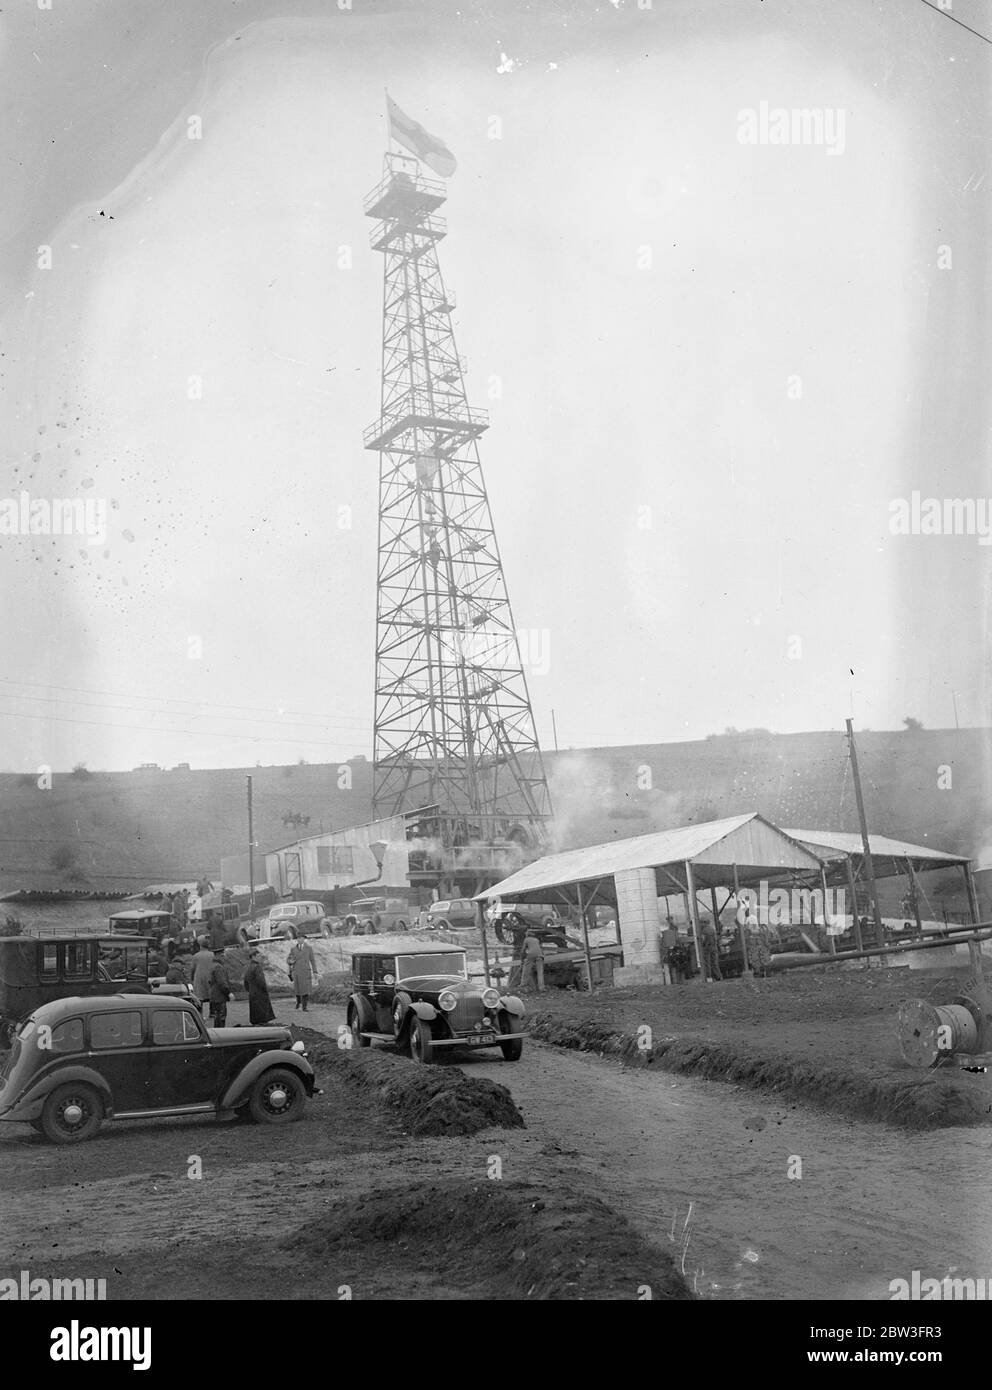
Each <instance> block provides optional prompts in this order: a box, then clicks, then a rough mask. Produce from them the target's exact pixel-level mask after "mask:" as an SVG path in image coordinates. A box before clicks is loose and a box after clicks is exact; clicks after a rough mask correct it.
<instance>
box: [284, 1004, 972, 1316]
mask: <svg viewBox="0 0 992 1390" xmlns="http://www.w3.org/2000/svg"><path fill="white" fill-rule="evenodd" d="M278 1012H279V1014H280V1017H284V1018H287V1019H290V1018H292V1017H293V1009H292V1003H291V1002H290V1003H289V1004H288V1006H287V1004H286V1003H285V1002H281V1003H280V1005H279V1006H278ZM296 1017H297V1018H299V1017H300V1015H298V1014H297V1015H296ZM308 1017H309V1021H310V1026H311V1027H314V1028H319V1029H322V1030H323V1031H326V1032H328V1033H331V1034H334V1033H335V1032H336V1030H337V1028H338V1026H339V1025H342V1024H343V1023H344V1010H343V1009H341V1008H336V1007H333V1006H327V1007H321V1008H318V1009H316V1010H313V1009H312V1010H311V1011H310V1014H309V1016H308ZM457 1064H458V1065H459V1066H463V1067H464V1069H465V1070H466V1072H468V1073H470V1074H471V1075H482V1076H489V1077H492V1078H493V1079H494V1080H496V1081H500V1082H502V1083H503V1084H504V1085H508V1086H509V1087H510V1090H511V1091H512V1093H513V1097H514V1099H515V1101H516V1102H517V1104H518V1106H519V1107H520V1109H521V1111H522V1112H523V1115H524V1118H525V1119H526V1121H527V1125H528V1128H529V1131H530V1135H531V1137H532V1139H539V1140H542V1141H543V1142H544V1143H545V1144H546V1145H551V1146H555V1147H557V1148H558V1149H559V1151H560V1150H565V1151H571V1152H575V1153H576V1154H577V1155H582V1158H583V1160H585V1161H584V1162H583V1164H582V1165H581V1166H582V1167H583V1169H586V1168H587V1165H590V1166H592V1167H593V1168H594V1169H595V1168H598V1169H599V1171H600V1174H601V1186H600V1187H599V1190H600V1192H601V1195H602V1196H604V1197H605V1198H606V1200H608V1201H611V1202H612V1203H613V1204H614V1205H615V1206H617V1207H619V1209H620V1210H622V1211H623V1212H624V1214H625V1215H626V1216H627V1217H628V1219H629V1220H630V1221H631V1222H632V1224H633V1225H634V1226H635V1227H636V1228H637V1229H638V1230H639V1231H640V1232H641V1233H642V1234H643V1235H644V1236H646V1237H647V1238H648V1239H651V1240H654V1241H660V1240H666V1241H667V1240H669V1239H672V1238H673V1232H674V1241H675V1243H676V1244H678V1243H679V1242H682V1243H683V1244H684V1245H685V1247H686V1255H685V1273H686V1276H687V1278H688V1279H689V1281H690V1283H691V1282H692V1279H693V1276H694V1275H695V1274H696V1272H697V1271H701V1273H699V1277H698V1280H697V1284H696V1287H697V1289H698V1291H699V1292H701V1293H707V1294H710V1295H711V1296H714V1297H717V1298H775V1299H782V1298H799V1299H821V1298H887V1297H889V1281H890V1280H892V1279H897V1278H903V1279H909V1278H910V1277H911V1274H912V1271H913V1270H914V1269H919V1270H920V1271H921V1272H922V1274H923V1276H924V1277H926V1276H934V1277H937V1278H943V1276H944V1275H946V1274H948V1273H956V1274H957V1276H958V1277H962V1278H964V1277H969V1276H970V1277H979V1276H984V1277H989V1276H990V1275H992V1192H990V1190H989V1186H988V1180H987V1179H988V1170H989V1165H990V1161H992V1142H990V1138H989V1134H988V1131H987V1130H982V1129H972V1128H960V1129H946V1130H942V1131H940V1132H938V1133H929V1134H913V1133H907V1132H906V1131H904V1130H898V1129H895V1128H891V1127H889V1126H886V1125H879V1124H872V1123H867V1122H856V1121H846V1120H843V1119H837V1118H834V1117H833V1116H829V1115H823V1114H820V1113H819V1112H816V1111H813V1110H811V1109H807V1108H806V1107H804V1106H800V1105H793V1104H787V1105H782V1104H776V1103H772V1102H770V1101H769V1100H768V1099H766V1098H765V1097H762V1096H760V1095H759V1094H758V1093H757V1092H753V1091H748V1090H745V1089H743V1088H740V1087H736V1086H731V1085H726V1084H722V1083H717V1082H706V1081H694V1080H690V1079H687V1078H684V1077H673V1076H670V1075H666V1074H665V1073H663V1072H659V1073H654V1072H642V1071H638V1070H630V1069H626V1068H621V1067H620V1066H619V1065H618V1064H616V1063H613V1062H605V1061H601V1060H599V1059H598V1058H595V1057H591V1056H589V1055H587V1054H582V1053H566V1052H562V1051H559V1050H558V1049H555V1048H550V1047H544V1046H541V1045H540V1044H534V1043H528V1044H527V1045H526V1047H525V1050H524V1057H523V1059H522V1060H521V1061H520V1062H519V1063H516V1064H509V1063H505V1062H503V1061H502V1060H501V1059H500V1058H499V1055H498V1053H497V1054H492V1053H486V1054H479V1055H477V1056H474V1057H473V1056H471V1055H466V1054H464V1053H462V1054H459V1057H458V1063H457ZM797 1159H798V1160H800V1161H801V1169H800V1168H799V1166H798V1165H797V1163H796V1160H797ZM790 1170H791V1171H793V1172H797V1173H798V1172H799V1171H801V1174H802V1175H801V1177H798V1176H797V1177H794V1178H790V1177H789V1172H790ZM690 1207H691V1214H690ZM687 1220H688V1225H687V1224H686V1222H687Z"/></svg>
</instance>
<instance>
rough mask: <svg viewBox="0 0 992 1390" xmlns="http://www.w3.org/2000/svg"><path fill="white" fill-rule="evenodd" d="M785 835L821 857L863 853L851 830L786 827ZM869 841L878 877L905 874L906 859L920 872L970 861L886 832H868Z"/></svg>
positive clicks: (854, 855) (951, 867)
mask: <svg viewBox="0 0 992 1390" xmlns="http://www.w3.org/2000/svg"><path fill="white" fill-rule="evenodd" d="M783 834H785V835H788V836H789V837H790V839H793V840H798V841H799V843H800V844H801V845H804V846H805V847H806V848H807V849H808V850H810V851H812V853H813V854H815V855H817V856H818V858H820V859H824V860H827V861H834V860H843V859H846V858H850V857H852V856H853V857H854V858H859V857H860V856H861V855H862V854H863V853H864V849H863V846H862V844H861V836H860V835H858V834H856V833H855V832H854V831H850V830H786V831H783ZM868 844H869V847H870V849H871V861H872V868H873V869H874V871H875V876H876V878H889V877H891V876H892V875H894V874H904V873H905V872H906V860H907V859H909V860H911V861H912V865H913V868H914V869H915V870H916V872H917V873H926V872H927V871H928V870H929V869H953V868H956V867H959V866H960V865H962V864H967V863H968V859H967V857H966V856H962V855H959V854H946V853H945V852H944V851H943V850H939V849H930V847H929V846H927V845H912V844H910V843H909V842H908V841H907V840H891V839H889V837H888V836H887V835H869V836H868Z"/></svg>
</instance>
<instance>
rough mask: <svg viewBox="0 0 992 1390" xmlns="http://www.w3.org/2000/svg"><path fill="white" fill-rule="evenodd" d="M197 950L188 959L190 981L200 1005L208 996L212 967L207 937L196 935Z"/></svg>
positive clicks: (211, 955)
mask: <svg viewBox="0 0 992 1390" xmlns="http://www.w3.org/2000/svg"><path fill="white" fill-rule="evenodd" d="M196 944H197V948H198V949H197V952H196V955H195V956H194V957H193V959H192V960H191V961H190V982H191V984H192V986H193V993H194V994H195V995H196V997H197V999H199V1001H200V1007H201V1009H202V1007H203V1005H204V1004H205V1003H206V1002H207V1000H208V999H209V998H210V972H211V970H213V968H214V953H213V951H211V950H208V948H207V938H206V937H205V936H200V937H197V940H196Z"/></svg>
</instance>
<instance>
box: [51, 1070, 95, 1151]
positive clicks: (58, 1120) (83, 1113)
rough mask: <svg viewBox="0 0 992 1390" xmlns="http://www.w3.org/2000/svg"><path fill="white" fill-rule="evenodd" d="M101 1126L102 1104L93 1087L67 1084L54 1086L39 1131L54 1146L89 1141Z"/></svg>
mask: <svg viewBox="0 0 992 1390" xmlns="http://www.w3.org/2000/svg"><path fill="white" fill-rule="evenodd" d="M102 1124H103V1101H102V1100H101V1099H100V1096H99V1094H98V1093H97V1092H96V1091H95V1090H94V1089H93V1087H92V1086H87V1085H85V1084H84V1083H82V1082H75V1081H69V1082H67V1083H66V1084H65V1085H64V1086H56V1088H55V1090H54V1091H52V1093H51V1095H50V1096H49V1097H48V1099H47V1100H46V1101H45V1106H44V1109H43V1110H42V1112H41V1130H42V1133H43V1134H44V1136H45V1138H46V1139H49V1140H51V1142H52V1143H53V1144H79V1143H81V1142H82V1141H83V1140H84V1139H92V1138H93V1136H94V1134H96V1132H97V1130H98V1129H99V1128H100V1126H101V1125H102Z"/></svg>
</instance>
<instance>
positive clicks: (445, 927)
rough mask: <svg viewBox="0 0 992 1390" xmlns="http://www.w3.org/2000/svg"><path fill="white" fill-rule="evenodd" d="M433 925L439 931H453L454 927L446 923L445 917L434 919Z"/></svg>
mask: <svg viewBox="0 0 992 1390" xmlns="http://www.w3.org/2000/svg"><path fill="white" fill-rule="evenodd" d="M434 925H435V927H437V929H438V930H439V931H454V927H453V926H452V925H451V923H450V922H449V921H448V919H447V917H438V918H436V920H435V922H434Z"/></svg>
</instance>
